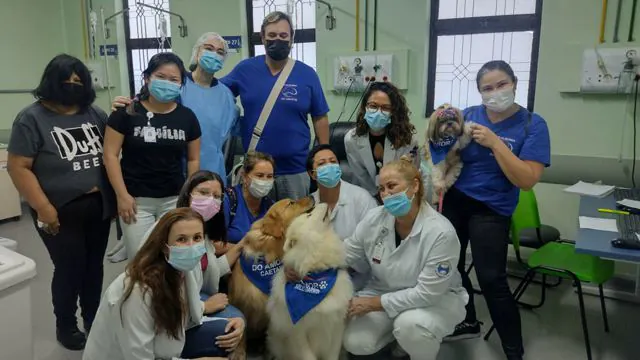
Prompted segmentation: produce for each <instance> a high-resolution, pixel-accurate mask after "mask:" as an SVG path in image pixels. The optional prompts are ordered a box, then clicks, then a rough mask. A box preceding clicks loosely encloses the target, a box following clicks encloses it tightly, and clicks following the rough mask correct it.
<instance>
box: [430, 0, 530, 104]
mask: <svg viewBox="0 0 640 360" xmlns="http://www.w3.org/2000/svg"><path fill="white" fill-rule="evenodd" d="M541 12H542V0H432V2H431V22H430V30H429V32H430V35H429V59H428V64H429V68H428V70H427V109H426V110H427V111H426V115H427V116H429V115H430V114H431V112H432V111H433V109H434V106H438V105H440V104H443V103H449V104H452V105H454V106H457V107H460V108H465V107H467V106H472V105H477V104H480V103H481V102H482V99H481V97H480V94H479V93H478V91H477V87H476V74H477V73H478V70H479V69H480V67H481V66H482V65H483V64H484V63H486V62H487V61H490V60H505V61H506V62H508V63H509V64H510V65H511V67H512V68H513V70H514V72H515V75H516V77H517V78H518V87H517V91H516V102H517V103H518V104H520V105H522V106H524V107H526V108H528V109H529V110H531V111H532V110H533V103H534V95H535V88H536V73H537V67H538V48H539V44H540V18H541Z"/></svg>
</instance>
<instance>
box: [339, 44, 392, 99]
mask: <svg viewBox="0 0 640 360" xmlns="http://www.w3.org/2000/svg"><path fill="white" fill-rule="evenodd" d="M392 68H393V55H390V54H369V53H362V55H358V56H338V57H336V58H335V59H334V81H333V85H334V90H336V91H347V90H349V92H362V91H364V90H365V88H366V84H367V83H368V82H369V81H392V77H391V69H392ZM351 79H353V83H351Z"/></svg>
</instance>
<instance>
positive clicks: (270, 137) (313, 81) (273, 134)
mask: <svg viewBox="0 0 640 360" xmlns="http://www.w3.org/2000/svg"><path fill="white" fill-rule="evenodd" d="M279 75H280V74H276V75H273V74H272V73H271V70H269V67H268V66H267V64H266V60H265V56H264V55H261V56H256V57H252V58H248V59H245V60H242V61H241V62H240V63H239V64H238V65H236V66H235V67H234V68H233V70H232V71H231V73H229V74H228V75H227V76H225V77H223V78H221V79H220V82H222V83H224V84H226V85H227V86H228V87H229V89H231V91H232V92H233V94H234V95H236V96H240V101H241V102H242V108H243V109H244V117H243V120H242V122H241V124H240V132H241V134H242V145H243V146H244V149H245V150H247V149H248V148H249V143H250V142H251V136H252V134H253V129H254V128H255V126H256V123H257V122H258V118H259V117H260V113H261V112H262V108H263V107H264V104H265V103H266V102H267V98H268V97H269V94H270V93H271V89H272V88H273V86H274V85H275V83H276V80H277V79H278V76H279ZM328 112H329V105H328V104H327V100H326V98H325V96H324V92H323V91H322V85H321V84H320V79H319V78H318V74H317V73H316V72H315V70H313V68H312V67H310V66H309V65H307V64H305V63H303V62H301V61H297V62H296V63H295V65H294V66H293V69H292V70H291V74H290V75H289V78H288V79H287V82H286V83H285V84H284V87H283V88H282V91H281V92H280V96H279V97H278V98H277V100H276V102H275V104H274V106H273V110H272V111H271V114H270V115H269V119H268V120H267V124H266V126H265V128H264V130H263V132H262V137H261V138H260V141H259V142H258V145H257V147H256V151H260V152H264V153H267V154H270V155H271V156H273V158H274V160H275V162H276V168H275V171H276V175H288V174H299V173H303V172H306V171H307V165H306V164H307V155H308V154H309V147H310V143H311V133H310V128H309V115H311V116H312V117H315V116H323V115H326V114H327V113H328Z"/></svg>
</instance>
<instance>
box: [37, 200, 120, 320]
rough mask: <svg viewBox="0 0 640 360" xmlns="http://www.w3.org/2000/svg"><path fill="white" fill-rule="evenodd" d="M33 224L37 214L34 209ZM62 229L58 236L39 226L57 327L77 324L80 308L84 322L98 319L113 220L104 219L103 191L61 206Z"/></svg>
mask: <svg viewBox="0 0 640 360" xmlns="http://www.w3.org/2000/svg"><path fill="white" fill-rule="evenodd" d="M31 213H32V215H33V219H34V224H36V219H37V217H38V215H37V214H36V213H35V211H33V209H32V210H31ZM58 219H59V221H60V232H59V233H58V234H56V235H55V236H52V235H49V234H47V233H45V232H44V231H42V230H40V229H38V226H37V224H36V229H37V230H38V234H39V235H40V237H41V238H42V241H43V242H44V245H45V246H46V247H47V250H48V251H49V256H51V261H52V262H53V266H54V271H53V281H52V282H51V298H52V301H53V312H54V313H55V315H56V327H57V328H58V329H63V330H67V329H73V328H75V327H76V326H77V320H76V310H77V309H78V306H77V303H78V298H80V308H81V310H82V318H83V319H84V325H85V328H86V327H90V326H91V324H92V323H93V319H94V318H95V315H96V311H98V305H100V294H101V292H102V279H103V261H104V260H103V259H104V254H105V252H106V249H107V242H108V240H109V230H110V227H111V219H106V220H104V219H103V210H102V197H101V195H100V193H98V192H96V193H91V194H87V195H83V196H81V197H79V198H77V199H75V200H73V201H71V202H70V203H68V204H66V205H65V206H63V207H62V208H60V209H58Z"/></svg>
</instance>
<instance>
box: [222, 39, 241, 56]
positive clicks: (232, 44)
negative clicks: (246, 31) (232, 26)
mask: <svg viewBox="0 0 640 360" xmlns="http://www.w3.org/2000/svg"><path fill="white" fill-rule="evenodd" d="M223 38H224V40H225V41H226V42H227V46H229V52H234V53H237V52H240V49H241V48H242V37H241V36H223Z"/></svg>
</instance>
